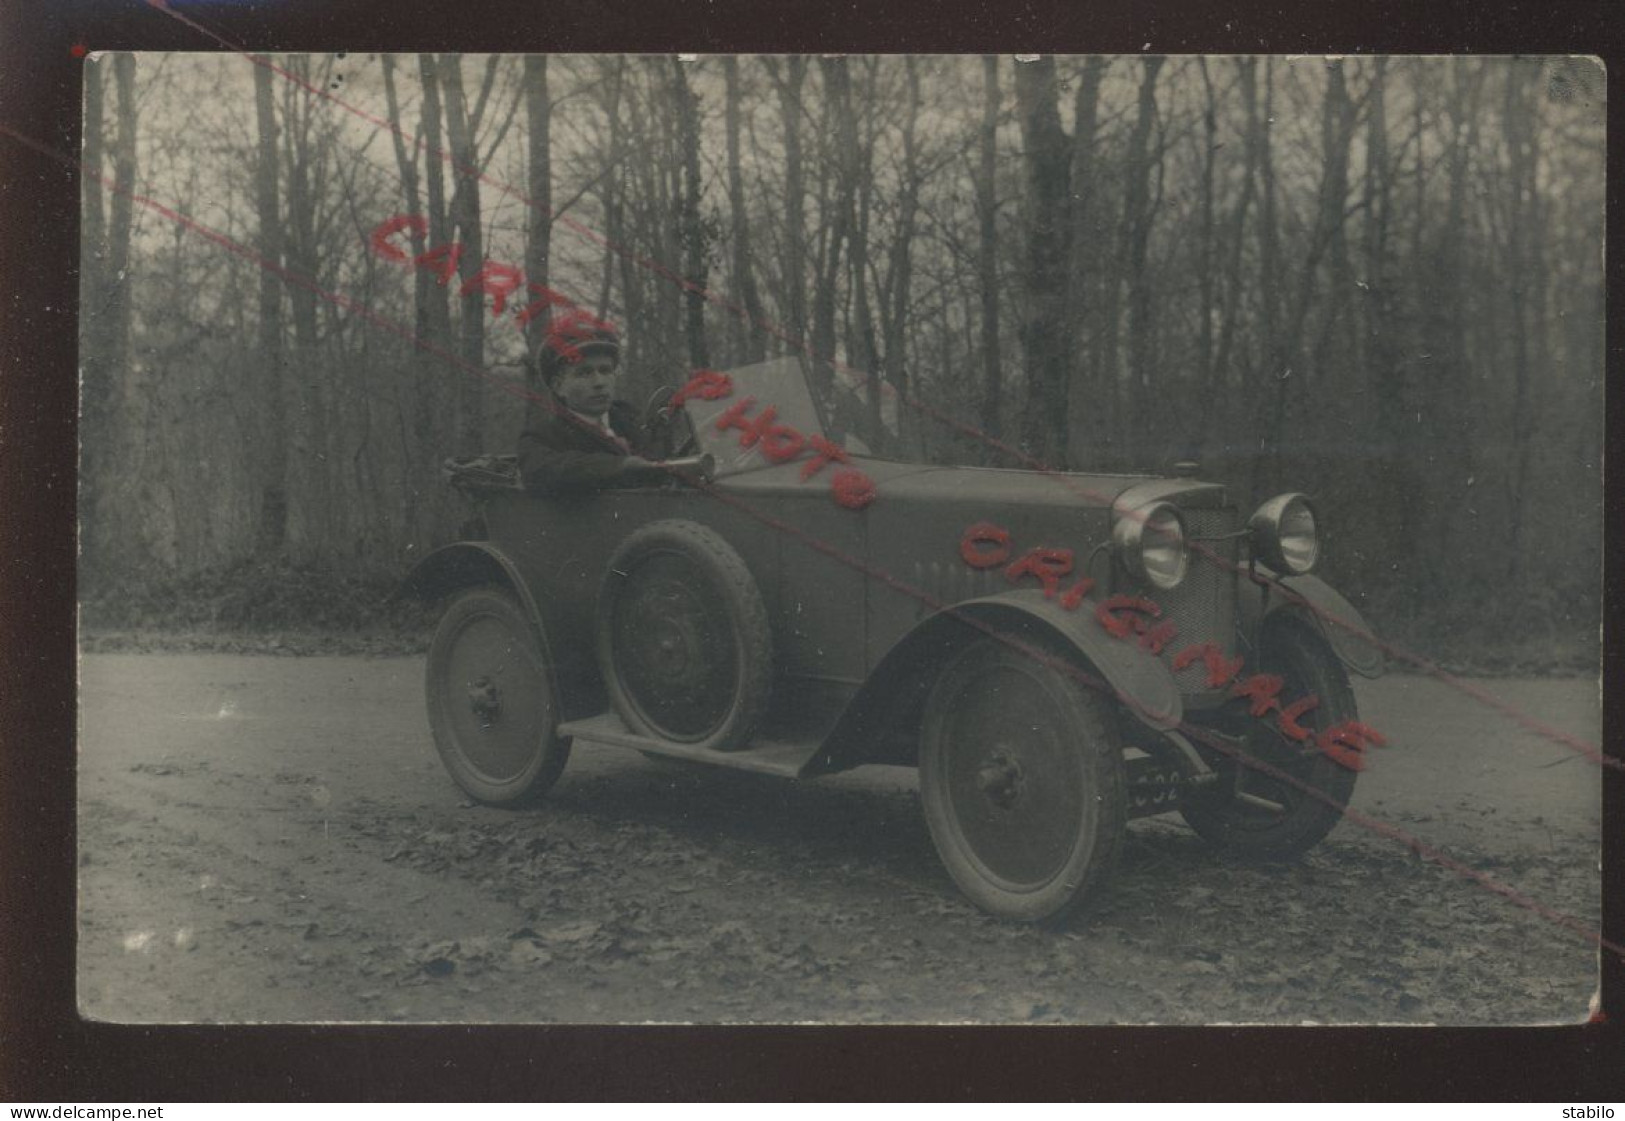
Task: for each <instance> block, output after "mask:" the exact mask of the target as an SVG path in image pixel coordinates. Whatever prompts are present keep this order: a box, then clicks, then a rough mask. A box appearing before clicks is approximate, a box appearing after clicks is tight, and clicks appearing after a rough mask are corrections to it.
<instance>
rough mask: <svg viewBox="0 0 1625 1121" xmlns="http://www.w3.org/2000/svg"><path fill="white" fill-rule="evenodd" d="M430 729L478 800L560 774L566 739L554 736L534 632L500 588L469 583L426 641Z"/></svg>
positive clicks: (527, 790)
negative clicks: (475, 585)
mask: <svg viewBox="0 0 1625 1121" xmlns="http://www.w3.org/2000/svg"><path fill="white" fill-rule="evenodd" d="M426 685H427V696H428V704H429V727H430V729H431V730H432V731H433V733H434V743H435V749H436V750H437V751H439V753H440V760H441V762H442V763H444V764H445V767H446V770H447V772H449V773H450V775H451V777H452V779H453V780H454V781H455V782H456V783H457V785H458V786H460V787H462V788H463V790H464V791H466V792H467V793H468V794H469V796H470V797H472V798H474V799H475V800H476V801H480V802H486V803H489V804H491V805H495V806H512V805H520V804H523V803H525V802H528V801H531V800H533V799H536V798H539V797H541V796H542V795H543V794H545V793H546V792H547V790H548V788H549V787H551V786H552V785H553V783H554V782H556V781H557V780H558V777H559V774H560V772H562V771H563V770H564V765H565V763H566V762H567V761H568V760H569V758H570V745H569V742H568V741H567V740H561V739H559V737H558V734H557V732H558V703H557V700H556V698H555V697H554V694H553V682H552V677H551V675H550V674H549V672H548V666H547V661H546V654H545V648H544V646H543V643H542V639H541V635H540V634H538V633H537V631H536V627H535V626H534V625H533V624H532V623H531V621H530V619H529V617H528V616H527V615H526V614H525V611H524V610H523V609H522V608H521V607H520V606H519V604H518V603H517V602H515V600H514V598H513V597H512V596H511V595H509V594H508V593H507V592H505V591H501V590H499V589H496V588H491V587H479V588H470V589H468V590H465V591H463V592H461V593H459V594H458V596H457V598H456V599H454V600H453V601H452V602H451V605H450V606H449V607H448V608H447V609H446V613H445V614H444V615H443V616H442V617H441V619H440V625H439V626H438V627H436V629H435V633H434V639H433V640H432V641H431V642H430V644H429V666H428V673H427V681H426Z"/></svg>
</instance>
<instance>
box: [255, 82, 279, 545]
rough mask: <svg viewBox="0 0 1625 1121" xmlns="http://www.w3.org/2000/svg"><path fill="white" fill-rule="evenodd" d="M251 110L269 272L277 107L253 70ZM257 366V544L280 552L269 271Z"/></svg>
mask: <svg viewBox="0 0 1625 1121" xmlns="http://www.w3.org/2000/svg"><path fill="white" fill-rule="evenodd" d="M254 110H255V120H256V123H257V125H258V133H259V160H258V162H257V163H256V164H255V165H254V202H255V209H256V212H257V213H256V216H257V218H258V233H259V254H260V258H261V260H262V261H264V262H265V263H266V264H268V265H271V266H273V267H274V266H276V265H279V264H280V263H281V261H282V208H281V205H280V203H279V201H278V198H279V191H278V170H279V166H280V161H279V160H278V159H277V122H276V101H275V97H274V91H273V89H272V74H271V71H270V70H269V69H268V68H266V67H264V66H256V67H255V68H254ZM259 297H260V298H259V336H258V337H259V361H260V369H259V371H258V377H257V378H256V380H255V386H256V391H257V392H256V393H255V397H256V402H255V404H256V407H257V411H258V416H257V417H256V418H255V421H254V423H253V424H252V429H251V430H252V432H253V434H254V441H255V444H256V454H255V456H254V460H255V466H256V473H257V475H258V483H259V491H260V494H259V502H260V531H259V537H260V544H261V546H262V547H263V548H266V549H269V550H272V551H276V550H279V549H281V547H282V543H283V541H284V539H285V538H286V535H287V516H288V438H287V421H286V415H287V411H286V409H285V407H284V405H283V394H284V393H285V387H284V385H283V380H284V377H283V374H284V362H285V357H284V354H283V343H282V279H281V278H280V277H278V276H277V275H276V273H275V272H273V271H272V270H271V269H270V268H266V269H262V270H261V272H260V293H259Z"/></svg>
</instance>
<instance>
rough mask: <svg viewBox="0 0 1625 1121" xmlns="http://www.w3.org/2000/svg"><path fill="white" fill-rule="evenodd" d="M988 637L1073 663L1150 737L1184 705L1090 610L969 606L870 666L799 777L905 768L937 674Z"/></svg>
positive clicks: (1029, 596)
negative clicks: (874, 766) (869, 767)
mask: <svg viewBox="0 0 1625 1121" xmlns="http://www.w3.org/2000/svg"><path fill="white" fill-rule="evenodd" d="M982 637H994V638H999V639H1002V640H1004V641H1007V642H1009V643H1010V644H1011V645H1012V646H1013V647H1015V648H1016V649H1035V650H1037V651H1038V652H1040V653H1043V654H1047V653H1049V651H1051V650H1054V649H1056V648H1057V647H1058V648H1059V649H1061V650H1063V651H1065V652H1067V653H1070V654H1072V655H1074V659H1073V661H1074V662H1075V664H1076V668H1077V670H1078V672H1079V674H1080V676H1081V678H1082V680H1083V681H1084V683H1085V684H1088V685H1090V686H1091V687H1092V688H1096V689H1100V690H1101V691H1103V692H1106V693H1108V694H1109V695H1111V696H1113V697H1114V698H1116V699H1117V700H1118V701H1119V702H1120V703H1121V704H1122V707H1123V710H1124V711H1125V712H1126V713H1128V714H1129V715H1131V716H1133V717H1134V718H1135V719H1137V720H1139V721H1140V722H1141V723H1143V724H1145V725H1146V726H1147V727H1149V728H1152V729H1154V730H1156V731H1166V730H1168V729H1171V728H1175V727H1177V726H1178V725H1179V723H1180V721H1181V720H1182V719H1183V718H1184V703H1183V701H1182V700H1181V698H1180V695H1179V687H1178V686H1177V685H1176V684H1175V682H1174V678H1173V675H1172V674H1171V673H1169V671H1168V668H1167V667H1166V666H1165V665H1163V663H1162V662H1161V660H1159V659H1158V658H1157V657H1156V656H1155V655H1153V654H1150V653H1148V652H1147V651H1145V650H1142V649H1140V648H1139V647H1138V646H1137V645H1135V644H1134V643H1129V642H1123V641H1121V640H1119V639H1115V638H1112V637H1111V636H1110V635H1108V634H1107V633H1106V632H1105V631H1104V630H1102V629H1101V627H1100V625H1099V623H1098V622H1096V620H1095V612H1094V607H1093V601H1090V600H1085V601H1084V603H1083V604H1082V605H1081V606H1080V607H1079V608H1078V609H1077V610H1075V611H1065V610H1063V609H1062V608H1061V607H1060V605H1059V604H1058V603H1057V602H1056V601H1055V600H1051V599H1045V598H1044V596H1043V593H1042V592H1039V591H1037V590H1023V591H1014V592H1003V593H1001V594H999V595H993V596H987V597H984V598H982V599H974V600H967V601H966V602H964V603H959V604H956V605H954V606H953V607H950V608H946V609H945V610H943V611H940V612H938V613H937V614H935V615H933V616H931V617H930V618H929V619H926V620H924V621H923V622H921V623H920V624H919V625H918V626H916V627H915V628H914V629H913V630H912V631H910V632H909V633H908V634H907V635H906V636H905V637H904V638H903V639H902V640H901V641H900V642H898V643H897V644H896V645H895V646H893V647H892V649H891V650H890V651H889V652H888V653H887V654H886V656H885V658H884V659H882V660H881V663H880V665H878V666H877V667H875V670H874V672H873V673H871V674H870V675H869V679H868V680H867V681H866V682H864V684H863V687H862V688H861V689H860V690H858V692H857V694H856V695H855V696H854V697H853V698H852V700H851V701H850V702H849V703H848V704H847V706H846V709H845V711H843V712H842V713H841V717H840V719H839V720H838V721H837V722H836V725H835V727H834V729H833V730H832V731H831V732H830V734H829V735H828V736H827V737H826V738H825V740H824V745H823V747H822V748H821V749H820V750H819V752H818V753H817V754H816V755H814V756H813V757H812V758H811V759H810V760H808V762H807V765H806V768H805V769H804V771H803V774H804V775H805V776H811V775H815V774H823V773H827V772H830V771H839V770H845V769H846V768H848V767H856V766H858V765H860V764H863V763H898V764H905V765H911V764H913V763H914V762H915V761H916V759H915V752H916V751H917V748H918V737H917V735H915V732H916V731H917V729H918V728H919V718H920V716H921V714H922V713H923V712H924V709H925V701H926V697H927V695H928V694H929V693H930V691H931V686H932V684H933V683H934V682H935V681H936V679H937V675H938V674H939V673H940V672H941V671H942V669H943V667H945V666H946V665H947V663H948V660H949V659H950V658H951V657H952V656H953V655H954V654H955V653H957V652H958V651H959V650H961V649H963V648H964V646H965V644H966V643H967V642H971V641H974V640H975V639H977V638H982Z"/></svg>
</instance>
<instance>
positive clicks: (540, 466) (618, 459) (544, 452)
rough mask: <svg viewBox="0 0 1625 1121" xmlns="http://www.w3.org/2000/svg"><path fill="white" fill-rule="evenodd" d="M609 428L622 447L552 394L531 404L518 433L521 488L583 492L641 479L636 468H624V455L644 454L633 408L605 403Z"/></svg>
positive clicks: (631, 483)
mask: <svg viewBox="0 0 1625 1121" xmlns="http://www.w3.org/2000/svg"><path fill="white" fill-rule="evenodd" d="M549 406H551V407H549ZM609 426H610V428H612V429H614V431H615V433H616V435H618V436H620V437H621V438H622V439H624V440H625V441H626V444H625V445H622V444H621V442H620V441H618V440H616V439H614V438H613V437H611V436H610V435H609V434H608V433H606V432H605V431H604V430H603V429H602V428H600V427H599V426H598V425H596V424H594V423H593V422H592V421H591V420H590V419H588V418H587V417H584V416H581V415H580V414H579V413H573V412H571V411H570V409H569V407H568V406H566V405H565V404H564V402H563V401H561V400H559V399H558V398H556V397H555V398H553V399H552V400H551V401H550V402H548V403H537V404H534V405H532V407H531V411H530V415H529V416H528V417H527V418H526V424H525V430H524V431H523V432H521V433H520V434H519V478H520V480H521V481H522V482H523V483H524V485H525V489H526V490H530V491H535V492H536V493H538V494H554V495H559V494H583V493H586V492H590V491H594V490H599V489H601V488H603V487H615V486H632V485H635V484H637V483H640V482H643V481H645V477H644V475H643V473H642V472H633V471H629V470H627V456H628V455H644V454H645V449H644V446H643V438H642V433H641V432H640V430H639V428H638V417H637V410H636V409H634V408H633V407H632V406H631V405H629V404H627V403H626V402H625V401H616V402H615V403H614V404H612V405H610V407H609Z"/></svg>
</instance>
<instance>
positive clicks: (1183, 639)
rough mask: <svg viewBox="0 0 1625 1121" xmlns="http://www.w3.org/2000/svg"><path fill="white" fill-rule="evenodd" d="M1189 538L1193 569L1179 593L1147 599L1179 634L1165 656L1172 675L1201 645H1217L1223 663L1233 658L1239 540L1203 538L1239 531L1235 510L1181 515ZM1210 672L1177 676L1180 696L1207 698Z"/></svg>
mask: <svg viewBox="0 0 1625 1121" xmlns="http://www.w3.org/2000/svg"><path fill="white" fill-rule="evenodd" d="M1181 513H1182V514H1183V515H1184V517H1185V533H1186V536H1187V537H1188V538H1190V539H1191V541H1192V546H1191V554H1190V558H1191V559H1190V568H1189V569H1187V570H1186V572H1185V579H1184V580H1182V581H1181V582H1180V585H1179V587H1177V588H1174V589H1173V590H1171V591H1162V590H1159V589H1155V588H1152V589H1148V590H1147V592H1146V593H1145V594H1146V595H1147V596H1148V597H1149V598H1150V599H1152V600H1154V601H1156V603H1157V604H1158V606H1160V607H1161V608H1162V617H1163V618H1164V619H1166V620H1168V621H1169V622H1172V623H1173V624H1174V626H1176V627H1178V628H1179V634H1178V635H1177V636H1176V637H1175V638H1174V640H1173V642H1172V643H1170V644H1169V645H1168V647H1167V648H1166V649H1165V650H1164V651H1163V654H1162V656H1163V659H1164V660H1165V661H1166V663H1167V665H1168V668H1169V670H1171V671H1172V670H1173V668H1174V666H1173V659H1174V655H1175V654H1177V653H1179V652H1180V651H1181V650H1183V649H1185V648H1186V647H1187V646H1192V645H1196V644H1198V643H1202V642H1212V643H1215V644H1216V645H1217V646H1218V647H1219V649H1220V650H1221V651H1222V652H1223V653H1224V655H1225V657H1227V658H1233V657H1235V656H1236V655H1237V654H1238V653H1239V651H1237V650H1236V649H1235V645H1236V640H1235V618H1236V592H1235V565H1236V560H1237V557H1238V556H1239V555H1240V542H1239V540H1238V539H1237V538H1234V537H1232V538H1229V539H1227V540H1221V541H1212V540H1207V541H1204V540H1200V539H1201V538H1209V537H1215V536H1217V535H1219V534H1225V533H1231V532H1233V531H1234V530H1235V528H1236V522H1237V517H1236V512H1235V511H1234V510H1232V509H1220V510H1182V511H1181ZM1206 677H1207V670H1206V667H1205V666H1204V665H1203V664H1202V663H1201V662H1195V663H1193V664H1192V665H1189V666H1186V667H1185V668H1184V669H1183V670H1179V671H1175V672H1174V680H1175V681H1176V682H1177V683H1178V685H1179V689H1180V692H1182V693H1204V692H1207V691H1208V689H1207V685H1206Z"/></svg>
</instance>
